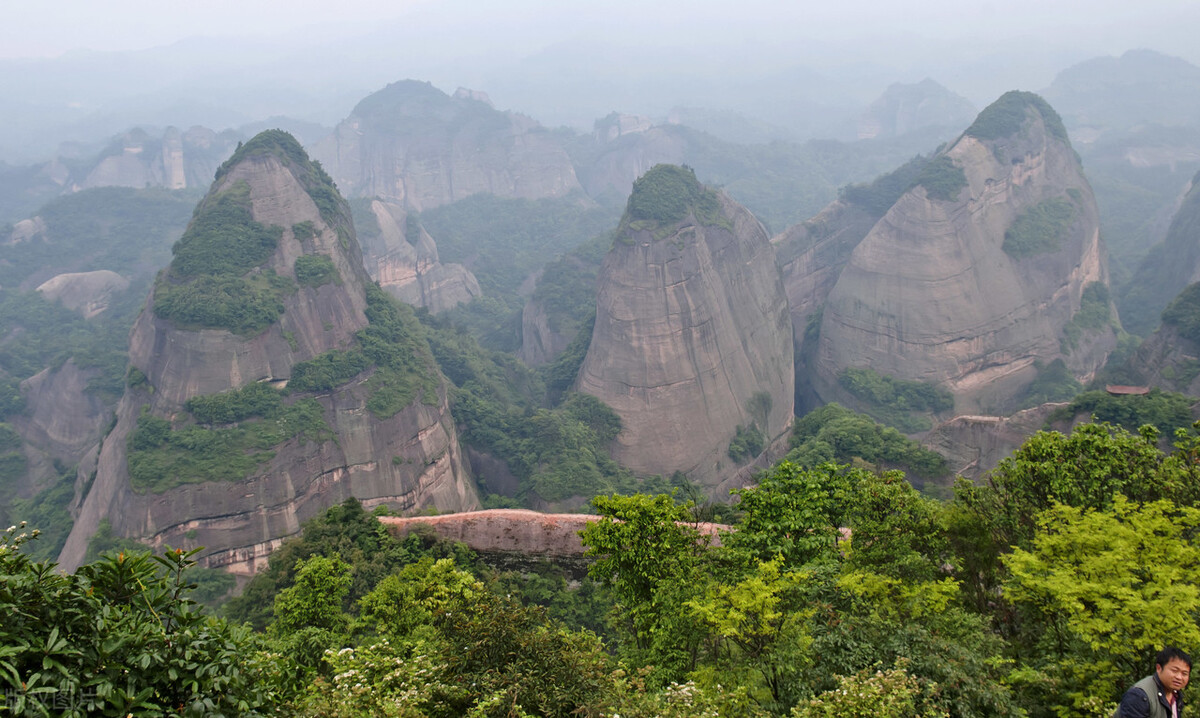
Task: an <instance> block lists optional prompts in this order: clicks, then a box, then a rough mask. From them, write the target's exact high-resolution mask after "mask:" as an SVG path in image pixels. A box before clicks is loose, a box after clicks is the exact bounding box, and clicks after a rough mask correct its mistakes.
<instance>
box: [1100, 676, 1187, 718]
mask: <svg viewBox="0 0 1200 718" xmlns="http://www.w3.org/2000/svg"><path fill="white" fill-rule="evenodd" d="M1175 702H1176V707H1177V708H1178V714H1179V716H1180V718H1182V717H1183V694H1182V692H1181V691H1176V693H1175ZM1113 718H1171V707H1170V706H1169V705H1167V692H1166V689H1165V688H1163V685H1162V683H1160V682H1159V680H1158V676H1157V675H1156V674H1154V673H1151V674H1150V675H1148V676H1146V677H1145V678H1143V679H1142V680H1140V681H1138V682H1137V683H1134V684H1133V687H1132V688H1130V689H1129V690H1127V691H1125V697H1124V698H1122V699H1121V707H1120V708H1118V709H1117V712H1116V713H1114V714H1113Z"/></svg>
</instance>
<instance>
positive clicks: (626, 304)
mask: <svg viewBox="0 0 1200 718" xmlns="http://www.w3.org/2000/svg"><path fill="white" fill-rule="evenodd" d="M793 382H794V369H793V363H792V330H791V320H790V318H789V315H788V309H787V298H786V296H785V295H784V292H783V286H782V283H781V281H780V278H779V273H778V269H777V268H776V266H775V260H774V255H773V252H772V251H771V245H770V242H769V240H768V238H767V234H766V231H765V230H764V229H763V226H762V224H761V223H760V222H758V220H756V219H755V218H754V217H753V216H752V215H751V214H750V213H749V212H748V211H747V210H746V209H745V208H743V207H742V206H741V205H738V204H737V203H736V202H734V201H733V200H731V199H729V198H728V197H726V196H725V195H723V194H720V193H717V192H714V191H712V190H709V189H707V188H704V187H703V186H702V185H700V184H699V183H698V182H697V181H696V178H695V175H694V174H693V173H692V172H691V171H690V170H687V169H681V168H679V167H673V166H668V165H661V166H658V167H655V168H653V169H652V170H651V171H650V172H648V173H647V174H646V175H645V176H644V177H642V178H641V179H639V180H638V182H637V183H636V184H635V185H634V191H633V194H632V195H631V196H630V199H629V204H628V207H627V209H626V212H625V216H624V217H623V219H622V223H621V227H620V228H619V229H618V232H617V238H616V241H615V242H614V243H613V246H612V249H611V250H610V252H609V254H608V256H607V258H606V259H605V262H604V266H603V268H602V269H601V271H600V278H599V281H598V296H597V301H596V323H595V328H594V330H593V334H592V341H591V345H590V347H589V349H588V352H587V355H586V357H585V359H584V362H583V366H582V367H581V369H580V371H579V375H578V378H577V380H576V387H577V389H578V390H579V391H582V392H586V393H589V394H592V395H594V396H596V397H598V398H599V399H601V400H602V401H604V402H605V403H606V404H608V405H609V406H611V407H612V408H613V409H614V410H615V411H616V412H617V414H618V415H619V416H620V417H621V421H622V430H621V433H620V434H619V436H618V437H617V439H616V442H615V446H614V447H613V453H612V455H613V458H614V459H616V460H617V461H618V462H619V463H621V464H622V465H624V466H626V467H628V468H630V469H632V470H634V471H635V472H638V473H641V474H667V475H669V474H671V473H673V472H675V471H682V472H684V473H686V474H687V475H688V476H689V477H690V478H691V479H692V480H694V481H697V482H698V483H701V484H703V485H705V486H708V487H710V488H712V487H716V486H717V485H719V484H720V483H721V482H722V481H723V480H726V479H730V478H732V477H733V475H734V474H735V473H736V471H737V468H738V466H739V465H740V464H743V463H746V462H747V459H753V458H754V457H753V456H750V457H746V458H743V459H741V460H740V461H734V460H732V459H731V458H730V457H729V450H730V444H731V442H732V441H733V440H734V438H735V436H736V435H737V433H738V427H739V426H740V427H743V429H745V428H747V427H753V430H754V431H757V432H759V434H760V436H761V438H762V439H763V440H765V444H766V445H770V444H771V442H772V441H774V440H775V439H777V438H779V437H781V436H783V435H784V434H785V433H786V432H787V430H788V429H789V427H790V425H791V418H792V396H793ZM760 448H761V445H760ZM755 453H757V452H755Z"/></svg>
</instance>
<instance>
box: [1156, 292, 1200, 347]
mask: <svg viewBox="0 0 1200 718" xmlns="http://www.w3.org/2000/svg"><path fill="white" fill-rule="evenodd" d="M1162 322H1163V324H1166V325H1168V326H1171V327H1174V328H1175V330H1176V331H1177V332H1179V335H1180V336H1181V337H1183V338H1184V339H1189V340H1191V341H1193V342H1200V282H1196V283H1195V284H1191V285H1189V286H1188V287H1187V288H1186V289H1184V290H1183V291H1182V292H1180V293H1179V294H1178V295H1177V296H1176V297H1175V298H1174V299H1172V300H1171V303H1170V304H1168V305H1167V308H1166V309H1164V310H1163V313H1162Z"/></svg>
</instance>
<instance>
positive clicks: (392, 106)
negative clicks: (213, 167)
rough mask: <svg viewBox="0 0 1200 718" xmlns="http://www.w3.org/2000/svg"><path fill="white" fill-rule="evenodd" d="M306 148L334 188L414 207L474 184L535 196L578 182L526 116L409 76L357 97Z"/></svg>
mask: <svg viewBox="0 0 1200 718" xmlns="http://www.w3.org/2000/svg"><path fill="white" fill-rule="evenodd" d="M313 156H314V157H315V158H316V159H319V160H320V161H321V163H322V164H323V165H324V166H325V168H326V169H327V170H328V171H329V172H330V174H331V175H332V176H333V178H334V179H335V180H336V181H337V184H338V187H340V188H341V190H342V192H343V193H344V194H346V195H348V196H367V197H379V198H381V199H384V200H386V201H389V202H393V203H396V204H399V205H400V206H402V207H404V208H405V209H414V210H418V211H419V210H427V209H432V208H434V207H437V206H440V205H443V204H448V203H450V202H454V201H455V200H459V199H463V198H464V197H469V196H470V195H473V194H478V193H480V192H487V193H490V194H494V195H496V196H498V197H520V198H525V199H538V198H542V197H561V196H563V195H566V194H569V193H570V192H572V191H573V190H578V189H579V182H578V181H577V180H576V178H575V170H574V168H573V167H572V165H571V161H570V158H569V157H568V156H567V153H566V151H565V150H564V149H563V148H562V146H561V145H560V144H559V143H558V142H557V141H556V140H555V139H554V138H553V136H552V135H551V134H550V132H549V131H548V130H546V129H545V128H543V127H542V126H541V125H539V124H538V123H537V122H535V121H534V120H532V119H530V118H528V117H525V116H523V115H518V114H514V113H511V112H500V111H498V110H496V109H494V108H493V107H492V106H491V104H490V102H488V101H486V100H485V99H483V98H480V97H479V96H478V95H476V94H474V93H471V92H470V91H467V92H460V93H455V96H454V97H450V96H448V95H446V94H445V93H443V92H442V91H441V90H438V89H437V88H435V87H433V86H432V85H430V84H429V83H422V82H416V81H413V80H405V81H403V82H396V83H393V84H391V85H388V86H387V87H386V88H384V89H382V90H380V91H379V92H376V93H375V94H373V95H371V96H369V97H367V98H366V99H364V100H363V101H362V102H360V103H359V104H358V105H357V106H356V107H355V108H354V111H353V112H352V113H351V114H350V116H349V117H347V118H346V119H345V120H344V121H342V122H341V123H340V124H339V125H338V126H337V128H336V129H335V130H334V133H333V134H332V135H331V136H329V137H328V138H326V139H324V140H322V141H321V142H319V143H317V144H316V146H314V147H313Z"/></svg>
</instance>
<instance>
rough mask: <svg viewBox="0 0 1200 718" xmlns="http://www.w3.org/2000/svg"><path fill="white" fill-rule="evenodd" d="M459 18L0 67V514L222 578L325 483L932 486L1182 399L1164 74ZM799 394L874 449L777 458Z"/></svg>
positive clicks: (1199, 363)
mask: <svg viewBox="0 0 1200 718" xmlns="http://www.w3.org/2000/svg"><path fill="white" fill-rule="evenodd" d="M520 7H521V6H518V7H514V8H513V9H512V12H519V11H520ZM645 12H646V13H648V14H649V15H651V16H658V15H659V14H662V13H663V12H664V11H663V10H662V9H661V8H657V9H652V8H647V9H646V10H645ZM781 12H783V14H784V15H788V13H790V12H792V11H781ZM830 12H833V11H830ZM1181 12H1182V13H1183V14H1184V16H1187V12H1189V11H1181ZM422 13H426V14H422ZM696 13H697V14H698V16H701V17H705V18H707V17H709V15H710V11H709V10H708V9H706V8H702V7H699V8H696ZM835 14H836V13H835ZM488 17H492V16H491V15H489V14H488V13H480V14H479V15H478V16H474V17H469V18H466V19H463V20H462V21H461V24H460V25H458V26H456V25H455V23H454V22H450V21H447V20H445V19H444V18H442V16H440V15H438V13H437V12H435V11H434V10H433V9H432V8H427V9H425V10H421V11H416V14H415V15H413V16H412V18H413V23H412V25H411V26H403V25H402V24H395V25H393V24H391V21H388V22H381V23H380V26H379V27H378V28H376V29H375V31H373V32H367V33H364V32H362V31H361V30H359V29H353V28H347V27H342V28H331V29H330V31H329V32H328V33H326V34H325V35H321V34H320V33H316V34H304V33H301V35H303V37H302V38H279V39H277V40H276V41H273V42H270V43H254V42H248V41H242V40H222V41H219V42H217V41H209V40H204V39H194V40H188V41H184V42H181V43H177V44H174V45H169V46H163V47H158V48H156V49H152V50H143V51H136V52H126V51H122V52H113V53H98V54H97V53H85V54H74V55H68V56H64V57H60V58H54V59H46V60H37V61H16V60H3V61H0V65H7V66H8V69H15V68H18V67H19V68H20V72H16V71H13V72H3V73H0V110H5V112H4V113H3V115H2V116H4V117H6V118H7V119H5V120H4V122H5V123H6V124H5V126H4V128H3V130H4V131H3V132H0V159H3V160H4V163H5V164H3V165H2V166H0V239H3V240H5V241H4V242H3V243H2V246H0V260H2V261H0V293H2V294H0V310H3V311H0V320H2V321H3V329H4V332H3V337H4V338H3V339H2V340H0V379H3V383H0V409H3V411H4V418H5V420H6V423H4V424H3V426H4V427H6V430H7V431H8V432H10V433H11V434H12V436H10V437H8V439H9V441H8V444H6V445H5V446H7V449H6V450H5V451H4V452H0V458H3V457H7V459H6V460H7V461H9V463H8V464H7V467H8V468H7V469H5V470H3V471H0V474H4V475H3V476H0V481H2V482H4V483H5V485H11V486H12V487H14V491H13V496H14V497H15V498H12V499H6V500H5V501H4V502H3V503H0V518H2V517H5V516H8V515H14V514H13V512H18V513H19V512H26V513H28V512H34V513H38V512H40V513H39V515H46V516H52V517H53V519H52V522H54V523H55V525H56V526H58V527H59V531H58V532H57V533H56V534H55V535H54V539H53V541H54V544H55V550H56V551H57V547H59V546H61V547H63V551H62V554H61V555H62V558H63V560H64V562H66V563H67V564H68V565H77V564H78V563H80V562H81V561H83V560H84V559H85V557H86V554H87V551H88V549H89V545H90V542H91V541H92V540H93V538H94V537H95V536H96V535H98V534H104V532H105V531H107V532H110V533H111V534H113V535H115V536H118V537H124V538H128V539H134V540H139V541H145V542H148V543H150V544H153V545H164V544H168V543H169V544H171V545H179V544H186V545H197V546H198V545H204V546H206V547H207V548H206V553H205V555H204V559H205V560H206V561H207V562H208V563H209V564H210V565H212V566H225V567H233V568H236V570H238V571H241V572H250V571H253V570H254V568H255V567H256V566H257V565H259V564H260V563H261V561H260V559H261V558H263V557H264V556H265V555H267V554H268V553H269V552H270V551H271V550H272V549H274V548H275V547H276V546H278V544H279V542H280V541H282V540H283V538H285V537H286V536H289V535H291V534H293V533H295V532H296V531H297V530H298V527H299V525H300V523H301V522H302V521H304V520H305V519H307V518H309V517H312V516H315V515H316V514H318V513H319V512H320V511H322V510H324V509H325V508H326V507H328V506H330V505H332V504H334V503H337V502H339V501H340V500H341V499H343V498H345V497H347V496H354V497H356V498H358V499H360V500H362V501H363V502H364V503H365V504H367V505H368V506H371V505H376V504H379V505H387V506H389V507H391V508H392V509H394V510H398V511H405V512H413V511H421V510H425V509H434V510H439V511H457V510H461V509H466V508H473V507H476V506H479V505H485V504H486V505H523V506H529V507H534V508H539V509H546V508H556V509H576V508H578V507H580V506H581V505H583V504H584V503H585V502H586V501H587V499H588V498H590V497H591V496H593V495H596V494H598V493H605V492H613V491H630V490H634V489H636V488H638V487H641V486H666V485H668V484H670V483H674V484H676V485H686V486H689V487H691V488H692V490H695V491H698V492H702V493H704V494H707V495H708V496H710V497H715V498H718V499H724V498H727V496H728V489H729V488H731V487H736V486H740V485H743V484H745V483H747V482H750V481H752V480H753V472H754V470H755V469H757V468H762V467H764V466H768V465H770V464H771V463H772V462H774V461H775V460H777V459H779V458H780V457H782V456H784V455H785V454H788V453H789V452H793V453H794V452H797V451H801V452H802V455H803V456H805V457H806V460H817V459H837V460H839V461H850V460H858V461H864V462H867V463H869V464H871V465H873V466H875V467H877V468H891V467H901V468H908V467H910V466H915V465H916V464H912V463H906V462H914V461H917V462H921V463H920V465H921V466H922V468H921V469H920V471H921V474H920V475H921V477H922V480H925V481H927V483H928V485H929V486H930V487H934V488H935V489H936V487H937V486H939V485H941V486H945V485H946V484H947V483H948V482H949V480H950V479H951V478H952V475H953V472H954V471H960V470H961V471H964V472H968V473H969V474H970V475H971V476H973V477H977V476H979V475H980V474H981V473H982V472H984V471H986V470H987V469H988V468H990V467H991V466H992V465H994V463H995V462H996V461H998V460H999V459H1000V458H1002V457H1003V455H1004V454H1005V451H1006V450H1008V449H1011V448H1012V446H1013V445H1015V443H1014V442H1015V441H1016V440H1015V439H1014V437H1019V436H1021V435H1023V432H1024V433H1027V432H1028V431H1031V430H1033V429H1035V428H1037V425H1038V422H1039V421H1045V420H1047V418H1048V417H1050V416H1051V414H1052V413H1053V411H1054V407H1051V406H1049V403H1050V402H1052V401H1055V400H1069V399H1072V398H1074V397H1075V396H1076V395H1078V394H1079V393H1080V392H1081V391H1082V390H1083V389H1084V388H1085V387H1090V388H1101V387H1103V386H1104V385H1105V383H1114V382H1118V380H1119V381H1120V382H1125V383H1130V384H1146V385H1153V386H1155V387H1159V388H1161V389H1162V390H1168V391H1179V392H1183V393H1185V394H1188V395H1190V394H1192V393H1194V392H1195V391H1197V389H1196V386H1197V381H1198V380H1197V373H1198V372H1200V357H1198V356H1197V352H1198V351H1200V350H1198V349H1197V347H1200V343H1198V342H1200V333H1197V332H1196V331H1195V327H1194V326H1193V319H1194V317H1193V312H1192V310H1193V309H1194V308H1195V306H1194V305H1200V302H1196V301H1195V299H1196V297H1195V296H1193V294H1195V292H1194V291H1193V293H1192V294H1189V287H1193V283H1194V282H1195V281H1196V280H1197V278H1200V268H1197V266H1196V265H1197V261H1200V260H1197V257H1198V256H1200V254H1197V249H1196V247H1198V246H1200V237H1197V235H1196V231H1195V229H1196V227H1195V225H1196V223H1195V221H1194V219H1195V214H1196V197H1197V193H1196V191H1195V189H1194V187H1193V176H1194V175H1196V173H1197V171H1198V170H1200V103H1198V102H1197V100H1196V99H1195V98H1196V97H1197V96H1198V94H1197V90H1198V89H1200V68H1197V67H1196V66H1195V65H1193V64H1191V62H1189V59H1192V60H1194V59H1195V58H1186V57H1179V56H1173V55H1169V54H1164V53H1161V52H1157V51H1153V50H1145V49H1137V50H1129V51H1127V52H1124V49H1125V48H1124V46H1122V47H1121V50H1122V51H1123V52H1122V54H1120V55H1119V56H1109V57H1096V56H1095V55H1094V54H1081V53H1082V50H1081V49H1080V48H1082V47H1084V45H1071V44H1070V43H1065V42H1064V43H1061V44H1060V45H1054V46H1046V47H1039V48H1034V49H1029V50H1027V51H1026V52H1024V53H1020V54H1017V55H1012V54H1008V55H1003V56H1000V55H997V56H994V57H993V56H988V55H987V54H986V52H985V51H984V50H983V49H982V48H981V49H980V51H978V52H976V53H975V54H973V55H972V56H971V57H970V58H966V59H963V61H961V62H957V63H955V62H949V61H948V60H947V59H946V58H944V57H938V56H937V55H938V50H939V48H941V49H945V48H946V47H949V46H951V45H954V44H955V43H957V42H958V40H955V41H954V42H943V41H936V42H930V43H927V44H926V45H925V46H924V47H923V48H922V50H921V52H920V53H917V52H913V53H910V54H904V55H903V56H902V57H900V56H898V57H896V58H894V62H891V63H890V64H885V63H884V60H885V59H886V56H887V54H888V51H889V49H894V48H895V47H896V46H897V44H902V43H901V42H900V40H897V39H895V38H892V39H890V40H888V41H887V42H880V43H876V44H860V45H858V46H856V47H836V48H835V47H832V46H831V45H828V44H815V43H813V44H810V45H808V46H805V47H803V48H802V49H789V47H791V45H789V44H788V43H787V42H786V41H785V40H786V38H784V37H782V36H781V35H780V34H779V32H780V31H779V30H778V29H775V30H772V31H771V32H769V33H766V35H767V36H768V37H765V38H764V41H763V42H762V43H760V44H755V45H754V46H753V47H751V46H749V45H747V46H746V47H745V48H743V49H744V52H743V53H742V55H741V56H740V59H741V62H739V63H737V64H730V63H729V61H728V59H727V58H728V57H729V56H730V55H728V54H727V53H728V52H729V51H730V47H731V44H730V42H729V40H728V38H725V37H717V36H716V35H714V34H713V33H712V31H711V29H708V30H705V31H704V32H700V31H699V30H697V32H695V33H694V34H693V35H691V36H686V35H683V36H679V37H676V36H672V37H670V38H668V39H666V40H664V41H663V42H660V43H654V42H639V41H638V37H640V35H641V34H644V33H645V32H647V30H646V29H644V28H643V29H641V30H636V31H632V32H631V34H629V35H628V36H626V37H623V38H622V39H621V40H614V39H612V37H614V36H606V35H603V34H602V33H599V34H597V33H598V29H597V28H592V29H591V30H589V32H587V33H584V34H583V35H581V36H580V37H579V38H578V40H577V41H562V40H561V38H560V39H558V40H556V41H555V42H545V41H543V40H544V38H542V37H541V36H540V35H539V34H538V33H537V32H534V31H531V30H526V31H525V33H524V34H520V33H518V34H517V35H514V36H513V37H510V38H507V39H508V40H510V41H512V46H511V47H507V46H506V44H505V43H504V42H501V41H500V38H502V37H503V33H502V32H499V31H498V32H496V33H495V37H493V38H491V39H490V40H489V42H487V43H483V44H480V45H478V46H477V47H475V48H474V49H473V50H469V51H468V50H466V49H464V48H469V47H470V46H471V43H472V41H473V39H474V38H476V37H477V36H478V33H479V31H480V29H481V28H482V27H484V25H485V23H486V18H488ZM546 17H547V18H550V19H553V18H557V17H560V16H559V15H556V14H554V13H551V14H550V15H547V16H546ZM422 19H423V20H422ZM418 20H421V21H429V22H433V23H434V25H437V26H438V27H441V28H442V29H443V30H444V33H443V34H441V35H437V36H431V35H429V34H428V33H423V32H422V31H421V27H422V26H421V24H420V22H418ZM546 22H550V20H549V19H548V20H546ZM616 22H617V20H616V19H615V17H605V18H604V19H603V21H602V22H601V23H600V25H602V26H603V25H605V24H606V23H608V24H611V23H616ZM748 22H749V20H748V19H747V18H745V17H739V18H734V19H732V20H730V23H731V27H733V26H740V25H745V24H747V23H748ZM438 23H441V24H440V25H439V24H438ZM680 27H681V28H684V27H687V23H684V24H682V25H681V26H680ZM726 30H728V28H726ZM294 39H307V41H308V42H309V43H310V47H309V48H308V49H307V50H300V49H296V46H295V44H294V43H293V40H294ZM436 40H440V42H441V44H442V45H444V46H439V43H438V42H437V41H436ZM797 44H799V43H792V45H797ZM333 52H340V53H344V54H345V55H346V57H345V58H344V59H343V60H339V61H337V62H331V61H329V60H328V58H329V57H330V53H333ZM822 53H825V55H824V56H822ZM1048 58H1065V59H1061V60H1056V61H1054V62H1049V61H1048ZM1034 68H1036V70H1035V69H1034ZM1014 88H1020V89H1017V90H1015V91H1014ZM1037 88H1043V90H1044V91H1043V92H1042V93H1041V94H1035V93H1033V92H1030V91H1028V90H1030V89H1037ZM981 108H982V109H981ZM214 180H215V181H214ZM193 208H194V209H193ZM188 212H191V219H190V221H189V220H188ZM185 228H186V229H185ZM395 300H398V301H395ZM1164 310H1166V311H1165V313H1164ZM47 316H53V317H55V318H56V321H59V322H61V323H62V326H63V327H66V328H67V329H65V330H64V331H62V332H59V333H58V335H55V333H54V332H52V331H50V329H49V327H50V326H53V322H51V321H48V320H46V319H45V318H44V317H47ZM1143 340H1144V341H1143ZM127 364H128V366H126V365H127ZM835 402H836V403H839V404H842V405H844V406H846V407H849V409H852V410H854V411H857V412H862V414H863V415H865V416H856V417H855V418H854V419H853V421H855V422H864V424H863V425H871V426H875V427H876V428H875V431H877V432H882V431H883V427H882V426H881V425H879V424H876V423H875V422H880V423H881V424H887V425H890V426H891V427H895V428H897V429H899V430H901V431H902V432H904V434H906V435H907V438H904V437H900V436H899V435H896V441H900V442H905V441H907V442H909V443H908V444H903V445H904V446H905V447H907V448H905V449H904V451H899V450H895V451H892V452H891V453H889V454H887V455H883V454H879V455H875V454H871V455H867V452H866V451H865V450H864V449H863V448H862V447H861V445H853V442H849V441H848V440H843V439H844V437H842V438H841V439H836V440H835V439H830V438H829V435H828V433H826V434H822V435H821V436H823V437H824V438H821V439H816V438H815V436H814V437H809V439H811V441H810V440H808V439H805V438H804V437H803V436H801V435H800V434H799V433H797V434H795V435H793V433H792V428H793V426H795V425H796V421H798V420H799V419H803V418H804V417H805V415H806V414H807V413H808V412H810V411H811V410H815V409H818V408H821V407H823V406H825V405H828V404H831V403H835ZM1031 407H1032V408H1031ZM1025 409H1027V410H1028V412H1027V413H1024V414H1019V413H1018V412H1019V411H1021V410H1025ZM832 411H833V413H825V414H814V415H813V416H815V417H827V418H826V419H820V421H824V422H826V423H825V424H822V425H821V426H819V427H817V428H816V429H814V428H813V427H812V426H809V424H813V423H814V422H817V421H818V419H817V418H814V419H812V420H811V421H809V422H808V423H807V424H805V427H806V428H804V431H810V432H812V433H814V435H815V434H816V433H819V430H824V429H826V428H828V427H830V426H835V425H836V426H838V427H842V428H840V429H838V430H839V431H853V432H857V431H859V430H858V429H853V430H851V429H846V428H845V427H846V426H847V424H846V421H847V419H846V418H845V416H843V415H841V414H837V413H836V412H840V411H845V410H843V409H838V408H836V407H834V408H833V409H832ZM1083 411H1084V410H1083V409H1080V410H1078V412H1077V413H1078V414H1082V412H1083ZM980 415H986V416H983V417H982V418H981V416H980ZM828 417H833V418H828ZM868 417H870V418H868ZM1077 418H1086V416H1075V415H1072V416H1071V417H1068V418H1067V419H1065V420H1064V421H1067V422H1068V423H1069V421H1073V420H1075V419H1077ZM839 422H841V423H839ZM855 426H859V425H858V424H856V425H855ZM889 431H890V429H889ZM927 432H928V433H927ZM880 435H882V434H880ZM0 438H3V436H0ZM922 438H923V439H924V440H925V441H926V443H927V445H928V446H931V447H934V448H935V449H936V450H938V451H939V452H941V453H942V454H943V456H944V457H945V459H942V458H936V457H934V458H930V456H924V457H923V458H918V459H914V458H913V457H914V456H922V455H919V450H918V448H917V447H916V444H915V443H912V440H915V439H922ZM851 445H853V446H856V447H857V448H847V447H848V446H851ZM0 448H3V447H0ZM0 468H2V467H0ZM5 472H7V473H5Z"/></svg>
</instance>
